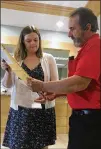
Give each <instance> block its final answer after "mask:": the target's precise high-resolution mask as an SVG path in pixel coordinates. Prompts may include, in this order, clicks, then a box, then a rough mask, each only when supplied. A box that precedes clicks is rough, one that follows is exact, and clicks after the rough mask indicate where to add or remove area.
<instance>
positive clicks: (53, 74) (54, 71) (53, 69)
mask: <svg viewBox="0 0 101 149" xmlns="http://www.w3.org/2000/svg"><path fill="white" fill-rule="evenodd" d="M48 58H49V59H48V60H49V69H50V79H51V80H50V81H56V80H58V79H59V76H58V68H57V65H56V61H55V59H54V57H53V56H52V55H51V54H50V55H49V57H48Z"/></svg>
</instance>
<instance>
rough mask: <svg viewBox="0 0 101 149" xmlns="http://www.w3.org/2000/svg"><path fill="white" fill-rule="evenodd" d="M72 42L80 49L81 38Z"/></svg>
mask: <svg viewBox="0 0 101 149" xmlns="http://www.w3.org/2000/svg"><path fill="white" fill-rule="evenodd" d="M73 42H74V45H75V46H76V47H81V46H82V44H83V43H82V40H81V38H74V39H73Z"/></svg>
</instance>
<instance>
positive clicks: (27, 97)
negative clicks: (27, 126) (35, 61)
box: [15, 80, 42, 109]
mask: <svg viewBox="0 0 101 149" xmlns="http://www.w3.org/2000/svg"><path fill="white" fill-rule="evenodd" d="M37 98H39V95H38V93H37V92H32V91H31V90H30V89H29V88H28V86H27V85H26V84H25V83H24V82H23V81H22V80H17V81H16V98H15V103H16V104H18V105H19V106H23V107H29V108H39V109H41V108H42V107H41V104H40V103H36V102H34V100H35V99H37Z"/></svg>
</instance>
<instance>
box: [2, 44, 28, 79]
mask: <svg viewBox="0 0 101 149" xmlns="http://www.w3.org/2000/svg"><path fill="white" fill-rule="evenodd" d="M1 58H2V59H4V60H5V61H6V62H7V64H8V65H9V66H10V67H11V69H12V71H13V72H14V73H15V74H16V75H17V76H18V77H19V78H20V79H21V80H23V81H26V78H27V77H29V75H28V74H27V73H26V72H25V70H24V69H23V68H22V67H21V66H20V65H19V64H18V62H17V61H16V59H15V58H13V57H12V55H11V54H10V53H9V52H8V51H7V50H6V48H5V47H4V45H2V44H1Z"/></svg>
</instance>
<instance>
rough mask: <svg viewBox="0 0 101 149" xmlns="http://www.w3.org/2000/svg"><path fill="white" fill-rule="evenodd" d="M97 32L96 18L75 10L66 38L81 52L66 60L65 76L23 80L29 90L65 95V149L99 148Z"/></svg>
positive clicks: (100, 115)
mask: <svg viewBox="0 0 101 149" xmlns="http://www.w3.org/2000/svg"><path fill="white" fill-rule="evenodd" d="M97 29H98V22H97V17H96V16H95V15H94V13H93V12H92V11H91V10H90V9H87V8H78V9H77V10H75V11H74V12H73V13H72V14H71V16H70V20H69V30H70V31H69V37H71V38H72V40H73V42H74V45H75V46H76V47H80V48H81V49H80V50H79V52H78V55H77V57H76V58H75V59H74V58H73V57H72V58H71V59H70V61H69V64H68V65H69V77H68V78H66V79H63V80H60V81H53V82H48V83H44V82H41V81H38V80H35V79H32V78H28V79H27V85H28V86H29V87H31V89H32V90H33V91H43V92H50V93H55V94H57V95H59V94H67V99H68V103H69V104H70V106H71V108H72V115H71V117H70V119H69V125H70V127H69V143H68V149H101V98H100V93H101V88H100V87H101V86H100V85H101V82H100V81H101V72H100V37H99V35H98V34H97V33H96V31H97ZM52 95H53V94H50V100H51V99H52V97H51V96H52ZM53 96H54V95H53ZM40 102H41V101H40Z"/></svg>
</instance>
